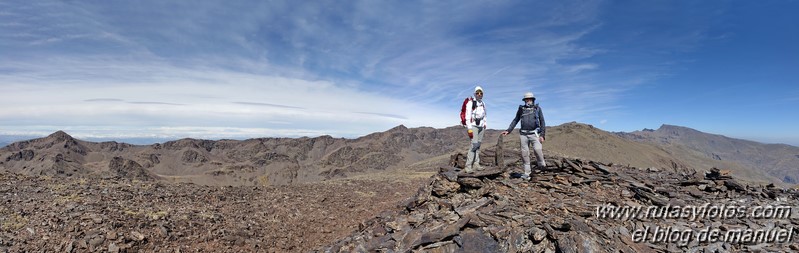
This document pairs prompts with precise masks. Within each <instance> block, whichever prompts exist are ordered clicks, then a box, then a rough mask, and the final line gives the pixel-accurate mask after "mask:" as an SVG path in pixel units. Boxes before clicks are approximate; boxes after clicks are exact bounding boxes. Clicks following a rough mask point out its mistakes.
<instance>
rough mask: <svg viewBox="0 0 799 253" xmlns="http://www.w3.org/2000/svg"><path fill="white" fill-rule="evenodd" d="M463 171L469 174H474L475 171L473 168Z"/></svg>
mask: <svg viewBox="0 0 799 253" xmlns="http://www.w3.org/2000/svg"><path fill="white" fill-rule="evenodd" d="M463 171H464V172H466V173H469V174H472V173H474V169H472V166H466V168H464V169H463Z"/></svg>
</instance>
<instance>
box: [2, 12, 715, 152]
mask: <svg viewBox="0 0 799 253" xmlns="http://www.w3.org/2000/svg"><path fill="white" fill-rule="evenodd" d="M609 4H612V3H606V2H602V1H588V2H585V1H557V2H497V1H470V2H463V1H434V2H429V1H401V2H376V1H349V2H336V1H330V2H326V1H321V2H313V3H303V4H297V3H296V2H293V1H269V2H263V1H243V2H230V3H228V2H226V3H221V2H163V1H143V2H142V1H137V2H115V3H113V4H112V3H102V2H100V3H97V2H94V3H89V2H62V1H38V2H26V1H9V2H3V3H0V9H2V10H3V11H2V14H0V45H1V46H2V47H0V54H2V55H4V59H3V60H0V84H2V85H0V92H3V94H14V96H13V97H11V98H9V99H4V100H2V101H0V106H2V107H0V108H2V109H0V119H2V120H4V121H5V122H9V125H12V126H17V127H20V128H22V127H23V126H26V125H54V124H53V123H54V122H55V123H58V124H55V125H76V124H86V125H90V126H107V125H109V124H110V123H109V122H119V123H117V127H118V128H120V129H123V126H127V125H136V126H140V127H138V128H136V129H149V130H146V131H153V130H152V129H154V128H155V127H158V126H164V127H168V128H165V129H166V130H164V131H185V132H186V133H194V132H191V131H188V130H187V129H188V128H184V127H190V128H192V129H197V128H198V127H206V128H207V129H209V130H208V132H213V130H214V129H216V128H224V127H232V128H237V129H246V128H253V129H255V128H258V129H268V130H264V132H271V133H283V134H288V133H289V132H291V131H295V132H296V133H325V132H327V133H336V134H340V135H342V136H357V135H362V134H366V133H369V132H373V131H379V130H385V129H388V128H390V127H393V126H395V125H398V124H405V125H408V126H434V127H446V126H451V125H455V124H457V122H458V119H457V116H455V114H457V113H455V111H456V109H454V108H458V106H459V105H458V103H460V101H462V99H463V98H464V97H466V96H469V95H470V94H471V93H472V90H473V87H474V86H475V85H481V86H483V87H484V89H485V91H486V101H487V103H488V106H489V107H490V108H491V109H490V110H491V114H492V116H491V118H492V121H495V122H497V123H496V124H494V125H495V126H496V125H503V124H506V123H505V122H510V119H511V117H512V116H513V112H514V111H515V107H516V105H517V104H519V103H520V101H521V100H520V98H521V94H523V93H524V92H526V91H533V92H535V93H536V96H537V97H538V98H539V100H538V101H539V102H541V103H542V104H543V105H544V108H546V111H547V112H548V113H550V112H551V113H552V114H551V115H548V117H547V119H548V120H550V122H552V123H558V122H567V121H575V120H576V121H585V120H590V119H596V120H597V121H598V120H600V119H605V118H607V117H604V116H603V114H612V113H615V112H618V111H622V110H625V108H626V107H625V105H623V103H621V102H620V101H622V100H623V99H624V98H625V96H626V95H627V94H628V93H629V92H630V91H631V90H634V89H636V88H637V87H639V86H640V85H641V84H642V83H646V82H647V80H655V79H657V78H658V77H659V76H660V75H661V74H662V73H664V72H666V69H667V67H663V66H660V65H658V64H653V65H654V66H653V65H643V66H640V67H630V66H629V65H626V66H621V67H620V66H618V64H616V62H617V59H619V58H623V57H636V55H643V54H647V52H648V51H647V50H646V49H649V48H642V49H640V51H634V52H633V53H629V52H627V51H621V50H623V48H621V47H625V46H628V44H624V45H621V46H614V45H613V44H612V43H605V40H603V39H604V37H603V38H602V39H593V40H590V42H589V39H591V38H592V36H594V35H595V34H598V33H609V32H608V30H616V28H617V26H618V25H619V24H627V23H630V22H621V21H619V20H614V19H608V18H607V12H608V5H609ZM175 10H181V11H175ZM614 17H615V16H614ZM622 21H623V20H622ZM698 21H700V23H702V24H701V25H699V26H700V27H701V28H697V29H693V28H691V27H687V26H686V27H681V28H680V29H677V30H675V31H674V32H673V33H670V34H667V35H669V36H668V37H669V38H668V39H669V41H668V43H665V42H664V43H663V44H657V45H656V46H655V48H657V49H659V50H669V49H671V48H672V47H670V46H669V44H675V45H680V48H682V49H684V51H685V50H690V49H691V48H696V47H697V45H699V44H701V41H702V40H704V39H705V38H706V37H707V34H706V32H705V31H706V29H707V28H706V27H707V25H706V24H707V23H708V21H705V20H701V19H700V20H698ZM630 30H632V31H634V32H631V33H621V34H618V36H617V37H618V38H621V39H622V40H630V41H633V42H635V40H637V39H639V38H640V37H641V36H643V35H641V34H636V33H635V29H630ZM610 33H612V34H614V35H615V33H613V32H610ZM644 35H651V34H644ZM649 37H652V40H658V39H664V38H663V37H664V36H649ZM649 37H647V38H649ZM614 41H615V40H614ZM630 44H636V43H630ZM686 45H687V46H686ZM682 49H681V50H682ZM622 60H624V59H622ZM664 60H665V58H664ZM668 60H671V59H668ZM642 80H643V81H642ZM11 107H13V108H14V109H13V110H12V109H6V108H11ZM276 122H279V123H276ZM353 122H357V124H353ZM608 122H614V121H613V120H610V121H608ZM275 124H277V125H275ZM273 125H275V126H276V127H275V128H270V127H264V126H273ZM550 125H551V124H550ZM82 129H83V128H82ZM281 129H282V130H281ZM291 129H295V130H291ZM217 130H218V129H217ZM82 131H88V130H82ZM130 131H137V130H130ZM142 131H145V130H142ZM146 131H145V132H146ZM241 131H244V130H241ZM142 134H144V133H142Z"/></svg>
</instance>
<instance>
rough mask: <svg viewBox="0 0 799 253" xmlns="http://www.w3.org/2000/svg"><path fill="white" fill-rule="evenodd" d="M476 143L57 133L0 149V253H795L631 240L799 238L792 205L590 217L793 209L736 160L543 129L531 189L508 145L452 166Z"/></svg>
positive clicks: (416, 132)
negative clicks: (684, 235)
mask: <svg viewBox="0 0 799 253" xmlns="http://www.w3.org/2000/svg"><path fill="white" fill-rule="evenodd" d="M468 145H469V144H468V139H467V138H465V137H464V133H463V129H462V128H459V127H452V128H447V129H432V128H415V129H408V128H405V127H403V126H399V127H396V128H393V129H391V130H389V131H386V132H380V133H374V134H370V135H367V136H364V137H361V138H358V139H337V138H332V137H329V136H322V137H316V138H297V139H288V138H260V139H250V140H244V141H236V140H219V141H210V140H195V139H182V140H177V141H171V142H166V143H159V144H153V145H130V144H125V143H117V142H100V143H96V142H87V141H82V140H78V139H75V138H73V137H71V136H69V135H68V134H66V133H64V132H56V133H54V134H52V135H50V136H48V137H45V138H40V139H33V140H28V141H19V142H15V143H12V144H10V145H9V146H7V147H4V148H0V196H1V198H0V202H2V203H3V205H0V252H5V251H8V252H39V251H56V252H140V251H141V252H177V251H180V252H186V251H189V252H198V251H202V252H307V251H322V252H351V251H370V250H376V251H382V252H398V251H399V252H407V251H414V252H498V251H499V252H503V251H508V252H510V251H514V252H572V251H576V252H585V251H591V250H593V251H596V252H605V251H623V252H641V251H655V252H681V251H698V250H700V249H703V250H708V251H714V250H718V251H721V252H723V251H740V250H751V251H757V250H765V251H796V250H797V246H796V244H795V242H794V243H793V244H791V243H787V244H775V243H765V244H742V243H700V242H697V241H694V242H688V243H685V244H679V243H665V242H657V241H653V242H641V243H636V242H633V241H632V238H633V236H634V235H635V233H636V232H637V231H641V230H642V229H644V228H653V227H664V228H665V227H671V228H674V229H677V230H689V229H690V230H692V231H699V230H701V229H703V228H714V229H716V228H718V229H721V230H724V231H729V230H735V229H739V228H746V227H750V228H775V227H776V228H784V227H786V226H791V229H790V231H794V228H793V226H795V225H797V224H796V222H797V219H796V214H797V212H799V211H794V212H793V213H792V215H793V216H792V217H790V218H783V219H754V220H753V219H740V218H737V219H703V220H684V219H640V218H635V219H611V218H600V217H599V216H597V212H596V208H597V207H598V206H603V205H607V204H610V205H612V206H618V207H622V206H648V205H650V206H669V205H671V206H675V205H681V206H686V205H703V204H713V205H722V204H732V203H735V204H737V205H744V206H758V205H786V206H793V207H796V206H799V205H797V200H796V199H797V193H796V189H791V190H784V189H782V188H781V187H780V185H777V186H774V185H769V184H768V183H760V182H762V181H764V180H753V179H762V178H761V177H759V176H760V174H758V173H757V172H756V171H755V172H752V171H751V170H746V168H743V167H739V166H738V165H736V164H735V163H732V162H729V161H719V160H718V159H711V158H708V157H705V156H702V155H697V153H696V152H695V151H684V152H683V151H679V152H678V151H675V150H671V149H668V148H664V147H663V146H659V145H660V144H653V143H646V142H637V141H632V140H628V139H625V138H622V137H620V136H617V135H614V134H612V133H608V132H605V131H602V130H599V129H597V128H594V127H592V126H590V125H585V124H579V123H569V124H564V125H561V126H556V127H553V128H550V129H549V133H548V140H547V142H546V143H545V154H546V157H547V159H549V160H548V162H547V164H548V165H550V166H549V167H547V168H542V169H541V170H539V171H538V172H537V173H536V174H535V177H534V179H533V180H531V181H523V180H521V179H518V178H516V177H515V175H517V174H518V172H520V168H521V164H520V161H519V151H518V136H516V134H511V135H509V136H506V137H504V138H503V137H500V135H499V132H498V131H494V130H490V131H489V132H488V133H487V134H486V138H485V140H484V145H483V147H484V148H483V149H482V150H481V151H482V154H481V157H482V159H481V162H482V163H483V165H484V166H485V167H487V168H490V169H489V170H486V171H481V172H478V173H476V174H462V173H459V172H458V168H459V167H463V166H462V165H463V162H464V156H463V154H458V152H461V151H462V150H465V149H466V147H467V146H468ZM453 154H454V155H453ZM713 167H718V168H721V169H713V170H711V168H713ZM758 181H760V182H758ZM420 186H421V187H420ZM647 231H648V230H647ZM797 232H799V231H797Z"/></svg>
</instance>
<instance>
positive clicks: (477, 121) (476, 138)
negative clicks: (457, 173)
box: [464, 86, 486, 173]
mask: <svg viewBox="0 0 799 253" xmlns="http://www.w3.org/2000/svg"><path fill="white" fill-rule="evenodd" d="M465 105H471V106H465V107H466V111H465V113H464V115H465V119H464V122H465V125H466V129H467V130H466V134H468V135H469V139H471V143H472V144H471V146H470V148H469V152H468V153H467V155H466V168H465V171H466V173H472V172H474V170H482V169H483V167H482V166H480V144H482V142H483V135H484V133H485V130H486V110H485V103H483V88H482V87H480V86H477V87H475V88H474V96H473V97H471V101H469V103H468V104H466V103H465Z"/></svg>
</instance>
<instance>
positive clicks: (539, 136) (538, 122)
mask: <svg viewBox="0 0 799 253" xmlns="http://www.w3.org/2000/svg"><path fill="white" fill-rule="evenodd" d="M522 100H523V101H524V105H520V106H519V110H517V111H516V117H515V118H513V121H512V122H511V123H510V126H508V130H506V131H503V132H502V135H503V136H504V135H508V133H510V131H513V128H515V127H516V124H517V123H519V121H520V120H521V122H522V127H521V129H519V139H520V140H521V145H522V161H524V175H523V176H522V178H523V179H530V173H532V170H531V168H530V145H531V144H532V146H533V151H534V152H535V159H536V163H537V165H538V167H539V168H543V167H546V162H545V161H544V151H543V145H542V143H544V140H545V139H546V138H545V136H546V131H547V129H546V123H545V122H544V113H543V112H542V111H541V107H539V106H538V104H536V103H535V95H533V93H532V92H527V93H524V97H523V98H522Z"/></svg>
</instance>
